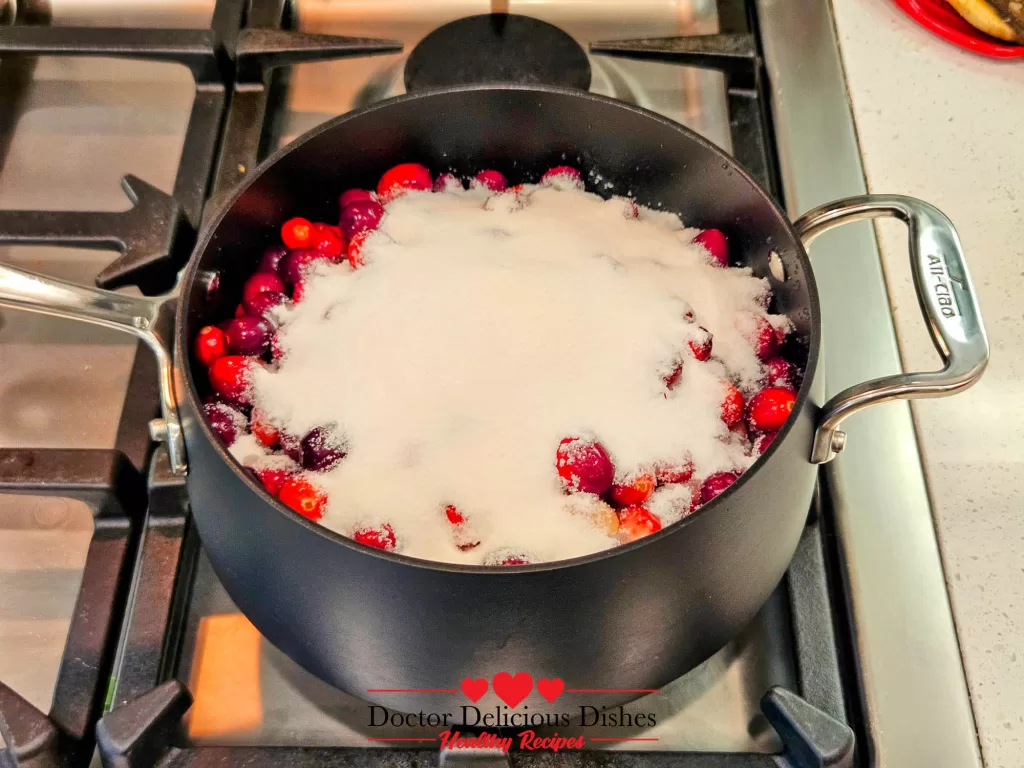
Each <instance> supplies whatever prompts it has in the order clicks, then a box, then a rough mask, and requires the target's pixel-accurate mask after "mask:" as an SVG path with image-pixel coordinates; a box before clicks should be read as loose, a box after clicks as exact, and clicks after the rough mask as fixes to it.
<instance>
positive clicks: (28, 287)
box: [0, 264, 187, 475]
mask: <svg viewBox="0 0 1024 768" xmlns="http://www.w3.org/2000/svg"><path fill="white" fill-rule="evenodd" d="M175 303H176V297H173V296H170V297H167V296H165V297H156V298H152V299H150V298H141V297H134V296H125V295H124V294H120V293H115V292H114V291H101V290H99V289H96V288H85V287H83V286H81V285H75V284H74V283H67V282H64V281H63V280H55V279H53V278H49V277H46V276H44V275H38V274H36V273H35V272H28V271H26V270H21V269H16V268H14V267H11V266H8V265H6V264H0V307H10V308H12V309H23V310H27V311H29V312H38V313H40V314H43V315H51V316H53V317H66V318H70V319H71V320H80V321H82V322H86V323H92V324H94V325H102V326H104V327H106V328H113V329H114V330H118V331H124V332H126V333H130V334H132V335H134V336H137V337H138V338H140V339H142V341H144V342H145V343H146V346H148V347H149V348H150V349H151V350H152V351H153V354H154V355H156V362H157V375H158V376H159V384H160V411H161V416H162V417H163V418H162V420H161V422H159V423H158V426H159V431H160V432H161V435H160V437H161V439H163V438H164V437H166V442H167V453H168V456H169V458H170V463H171V469H172V470H173V471H174V472H175V474H180V475H183V474H185V473H186V471H187V463H186V459H185V439H184V436H183V435H182V432H181V422H180V420H179V419H178V401H177V398H176V397H175V394H174V366H173V362H172V358H171V345H170V338H171V328H172V326H173V322H174V305H175ZM152 426H153V425H151V427H152ZM165 430H166V435H164V434H163V433H164V431H165Z"/></svg>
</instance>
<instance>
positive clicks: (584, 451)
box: [555, 437, 615, 495]
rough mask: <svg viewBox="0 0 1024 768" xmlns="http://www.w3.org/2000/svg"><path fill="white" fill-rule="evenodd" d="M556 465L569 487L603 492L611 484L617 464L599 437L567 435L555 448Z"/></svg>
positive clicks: (575, 489)
mask: <svg viewBox="0 0 1024 768" xmlns="http://www.w3.org/2000/svg"><path fill="white" fill-rule="evenodd" d="M555 467H556V468H557V469H558V475H559V477H561V478H562V482H563V483H564V484H565V487H566V488H567V489H568V490H574V491H582V492H584V493H595V494H598V495H600V494H602V493H604V492H605V491H607V490H608V489H609V488H611V487H612V483H613V482H614V480H615V467H614V466H613V465H612V460H611V458H610V457H609V456H608V451H606V450H605V448H604V446H603V445H601V443H599V442H597V441H596V440H588V439H585V438H582V437H565V438H562V441H561V442H560V443H559V444H558V450H557V451H556V452H555Z"/></svg>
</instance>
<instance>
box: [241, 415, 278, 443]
mask: <svg viewBox="0 0 1024 768" xmlns="http://www.w3.org/2000/svg"><path fill="white" fill-rule="evenodd" d="M249 431H250V432H252V434H253V436H254V437H255V438H256V439H257V440H259V441H260V442H261V443H263V444H264V445H265V446H267V448H274V447H275V446H277V445H279V444H280V443H281V433H280V431H278V429H277V428H276V427H275V426H274V425H273V424H271V423H270V421H269V419H267V415H266V414H265V413H263V411H260V410H257V409H253V412H252V421H251V422H250V423H249Z"/></svg>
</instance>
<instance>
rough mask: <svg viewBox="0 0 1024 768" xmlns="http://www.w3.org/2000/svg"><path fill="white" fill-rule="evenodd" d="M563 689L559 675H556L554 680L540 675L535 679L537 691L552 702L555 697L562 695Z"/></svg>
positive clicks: (563, 683)
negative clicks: (538, 678)
mask: <svg viewBox="0 0 1024 768" xmlns="http://www.w3.org/2000/svg"><path fill="white" fill-rule="evenodd" d="M564 690H565V682H564V681H563V680H562V678H560V677H556V678H555V679H554V680H548V679H547V678H546V677H542V678H541V679H540V680H538V681H537V693H539V694H540V695H541V696H543V697H544V698H545V699H547V700H548V701H550V702H554V700H555V699H557V698H558V697H559V696H561V695H562V691H564Z"/></svg>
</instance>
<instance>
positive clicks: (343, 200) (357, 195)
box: [338, 189, 373, 210]
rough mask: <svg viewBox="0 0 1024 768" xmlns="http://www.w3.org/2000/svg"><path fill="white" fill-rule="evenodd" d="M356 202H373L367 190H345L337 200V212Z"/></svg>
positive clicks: (370, 193)
mask: <svg viewBox="0 0 1024 768" xmlns="http://www.w3.org/2000/svg"><path fill="white" fill-rule="evenodd" d="M356 200H373V193H372V192H370V191H369V190H367V189H346V190H345V191H344V192H342V193H341V196H340V197H339V198H338V210H341V209H343V208H344V207H345V206H348V205H352V203H354V202H356Z"/></svg>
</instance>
